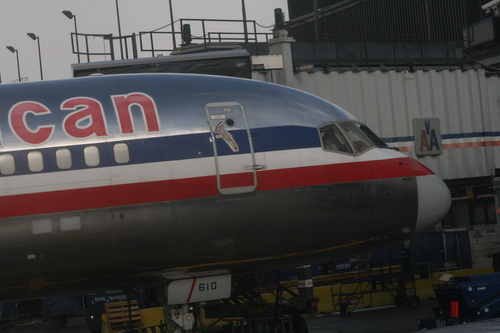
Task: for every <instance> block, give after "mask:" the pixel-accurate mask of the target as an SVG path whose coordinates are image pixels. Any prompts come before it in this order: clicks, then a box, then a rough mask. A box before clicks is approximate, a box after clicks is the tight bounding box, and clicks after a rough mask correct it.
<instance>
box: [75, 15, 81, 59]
mask: <svg viewBox="0 0 500 333" xmlns="http://www.w3.org/2000/svg"><path fill="white" fill-rule="evenodd" d="M73 20H74V21H75V38H76V54H77V56H78V63H80V44H79V43H78V30H77V29H76V15H73Z"/></svg>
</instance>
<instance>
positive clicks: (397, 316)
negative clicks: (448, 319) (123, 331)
mask: <svg viewBox="0 0 500 333" xmlns="http://www.w3.org/2000/svg"><path fill="white" fill-rule="evenodd" d="M435 306H436V301H435V300H428V301H422V302H421V304H420V306H419V307H418V308H416V309H411V308H409V307H407V306H403V307H397V306H386V307H379V308H373V309H363V310H359V311H355V312H353V313H351V314H346V315H340V314H338V313H333V314H324V315H315V316H308V317H307V318H306V322H307V326H308V328H309V333H364V332H370V333H379V332H380V333H381V332H384V333H408V332H417V331H418V319H422V318H429V317H431V316H432V314H433V312H432V308H433V307H435ZM499 328H500V319H498V320H493V321H488V322H478V323H470V324H466V325H458V326H452V327H446V328H442V329H435V330H432V332H436V333H451V332H453V333H458V332H498V330H499ZM10 332H11V333H35V332H36V333H45V332H46V333H49V332H50V333H83V332H85V333H88V329H87V326H86V325H85V318H83V317H76V318H69V319H68V325H67V326H66V327H64V328H60V329H55V328H53V327H52V325H51V323H50V322H42V323H36V324H32V325H26V326H22V327H15V328H13V329H12V330H11V331H10Z"/></svg>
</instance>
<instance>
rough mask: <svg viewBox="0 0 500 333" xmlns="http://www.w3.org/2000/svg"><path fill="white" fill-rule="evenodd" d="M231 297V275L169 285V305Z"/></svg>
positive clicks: (193, 279) (179, 281)
mask: <svg viewBox="0 0 500 333" xmlns="http://www.w3.org/2000/svg"><path fill="white" fill-rule="evenodd" d="M230 296H231V275H230V274H227V275H216V276H207V277H194V278H192V279H185V280H176V281H172V282H171V283H170V284H169V285H168V294H167V299H168V304H169V305H175V304H186V303H197V302H205V301H213V300H217V299H223V298H229V297H230Z"/></svg>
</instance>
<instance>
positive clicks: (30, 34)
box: [27, 32, 43, 81]
mask: <svg viewBox="0 0 500 333" xmlns="http://www.w3.org/2000/svg"><path fill="white" fill-rule="evenodd" d="M27 35H28V37H29V38H31V39H33V40H36V41H37V42H38V60H39V61H40V80H42V81H43V71H42V51H41V50H40V37H38V36H37V35H35V34H34V33H32V32H28V33H27Z"/></svg>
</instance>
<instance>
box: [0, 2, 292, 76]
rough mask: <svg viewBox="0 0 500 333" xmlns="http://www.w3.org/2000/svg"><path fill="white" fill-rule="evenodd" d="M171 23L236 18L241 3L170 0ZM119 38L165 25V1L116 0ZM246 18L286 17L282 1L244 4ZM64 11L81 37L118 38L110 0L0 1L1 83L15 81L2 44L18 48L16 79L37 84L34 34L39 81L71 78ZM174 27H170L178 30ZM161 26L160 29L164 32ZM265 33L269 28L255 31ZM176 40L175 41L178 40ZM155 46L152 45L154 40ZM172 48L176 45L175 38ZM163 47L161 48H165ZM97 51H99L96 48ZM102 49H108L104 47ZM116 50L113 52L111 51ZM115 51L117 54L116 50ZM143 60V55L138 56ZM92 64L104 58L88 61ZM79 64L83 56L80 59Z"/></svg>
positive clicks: (72, 58)
mask: <svg viewBox="0 0 500 333" xmlns="http://www.w3.org/2000/svg"><path fill="white" fill-rule="evenodd" d="M171 1H172V7H173V14H174V20H177V19H180V18H182V19H186V18H191V19H235V20H241V19H242V3H241V0H171ZM118 7H119V12H120V23H121V32H122V36H125V35H130V34H132V33H138V32H140V31H152V30H155V29H158V28H160V27H163V26H166V25H168V24H169V23H170V11H169V2H168V0H140V1H139V0H118ZM245 7H246V13H247V19H248V20H254V21H256V22H257V23H258V24H260V25H262V26H266V27H267V26H271V25H273V23H274V9H275V8H282V9H283V11H284V12H285V18H286V19H288V15H287V6H286V0H246V1H245ZM63 10H69V11H71V12H72V13H73V14H74V15H76V22H77V28H78V32H79V33H83V34H110V33H111V34H113V35H114V36H118V23H117V14H116V1H115V0H1V10H0V75H1V82H2V83H9V82H11V81H14V80H16V79H17V77H18V73H17V60H16V54H15V53H11V52H10V51H9V50H8V49H7V48H6V46H13V47H14V48H15V49H17V50H18V54H19V63H20V71H21V77H22V78H25V77H27V78H28V80H29V81H39V80H40V67H39V58H38V46H37V42H36V41H34V40H32V39H31V38H29V37H28V36H27V33H30V32H31V33H34V34H36V35H37V36H39V38H40V45H41V54H42V68H43V78H44V80H54V79H64V78H69V77H71V64H72V63H77V62H78V60H77V56H76V55H75V54H73V53H72V49H71V37H70V34H71V32H74V30H75V26H74V21H73V20H70V19H68V18H67V17H66V16H64V15H63V14H62V11H63ZM178 27H179V25H178V24H177V25H176V27H175V29H176V30H179V28H178ZM228 28H229V30H239V31H242V30H243V28H242V27H240V26H238V27H236V26H232V25H230V24H225V25H224V26H218V27H215V26H212V27H210V28H209V31H225V30H227V29H228ZM168 29H170V28H164V29H162V30H160V31H168ZM191 29H192V34H193V35H197V36H201V35H202V34H203V33H202V30H201V26H196V25H192V26H191ZM260 29H261V30H260V31H261V32H270V30H271V29H270V28H260ZM178 39H179V38H178ZM91 42H93V43H94V44H92V45H91V47H92V51H94V50H95V51H98V52H99V51H104V50H105V44H104V43H103V41H102V39H99V40H94V41H91ZM155 43H156V42H155ZM177 44H180V41H179V40H177ZM165 46H167V45H165ZM98 48H100V50H98ZM106 51H109V50H107V49H106ZM117 51H119V50H115V52H117ZM118 53H119V52H118ZM143 56H147V55H143ZM91 60H92V61H100V60H104V58H101V59H98V58H95V60H94V59H91ZM82 61H86V59H85V60H84V58H83V57H82Z"/></svg>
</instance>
